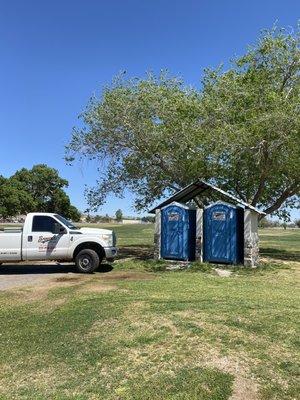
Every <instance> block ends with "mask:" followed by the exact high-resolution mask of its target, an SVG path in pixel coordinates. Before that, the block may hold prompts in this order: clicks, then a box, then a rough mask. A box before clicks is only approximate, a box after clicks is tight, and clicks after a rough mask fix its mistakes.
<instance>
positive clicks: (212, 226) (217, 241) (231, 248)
mask: <svg viewBox="0 0 300 400" xmlns="http://www.w3.org/2000/svg"><path fill="white" fill-rule="evenodd" d="M243 243H244V209H243V208H242V207H235V206H233V205H231V204H227V203H222V202H217V203H215V204H212V205H210V206H208V207H206V208H205V210H204V257H203V259H204V261H207V262H217V263H225V264H239V263H243V261H244V244H243Z"/></svg>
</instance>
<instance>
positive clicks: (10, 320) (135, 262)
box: [0, 225, 300, 400]
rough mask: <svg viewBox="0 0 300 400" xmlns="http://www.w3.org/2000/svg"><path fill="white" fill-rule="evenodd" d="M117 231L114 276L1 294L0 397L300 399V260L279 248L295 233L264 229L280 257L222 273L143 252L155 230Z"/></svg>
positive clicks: (293, 240) (266, 242)
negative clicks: (170, 265) (178, 267)
mask: <svg viewBox="0 0 300 400" xmlns="http://www.w3.org/2000/svg"><path fill="white" fill-rule="evenodd" d="M114 229H115V230H116V233H117V235H118V238H119V245H120V246H121V257H120V259H119V260H118V261H117V262H116V264H115V265H114V269H113V271H111V272H107V273H104V272H102V273H95V274H94V275H92V276H85V275H81V276H78V280H77V281H76V280H75V281H69V282H68V281H66V282H62V281H60V282H56V283H55V285H54V286H53V287H48V286H47V287H43V288H40V289H37V288H32V289H26V290H24V289H18V290H10V291H4V292H0V333H1V336H0V337H1V340H0V364H1V365H0V371H1V372H0V399H1V400H2V399H33V400H35V399H41V400H42V399H43V400H44V399H59V400H60V399H66V400H67V399H78V400H79V399H80V400H83V399H92V400H93V399H104V400H106V399H107V400H120V399H121V400H123V399H124V400H132V399H134V400H135V399H136V400H144V399H146V400H147V399H151V400H161V399H162V400H164V399H167V400H171V399H172V400H173V399H174V400H196V399H197V400H198V399H200V400H228V399H230V396H231V395H232V394H234V399H235V400H236V399H240V400H251V399H253V400H255V399H262V400H271V399H272V400H273V399H278V400H292V399H296V398H298V393H299V387H298V386H297V378H299V358H298V355H299V331H298V328H299V326H298V321H299V312H298V311H299V309H298V305H299V292H298V289H299V287H298V286H299V285H298V283H299V267H300V264H299V263H298V262H297V261H294V260H293V259H292V258H289V261H288V262H287V259H286V258H285V259H284V263H283V262H281V261H280V259H279V256H278V254H279V253H278V252H276V251H280V252H281V253H280V254H283V255H286V254H287V253H288V254H289V255H291V254H293V253H294V252H296V253H297V252H298V251H299V243H300V242H299V236H298V235H299V233H298V231H295V230H293V231H277V230H264V231H262V232H261V237H262V246H263V248H267V249H272V250H273V251H275V253H274V252H273V253H271V254H270V255H271V256H272V257H273V256H274V254H275V257H273V259H274V258H275V259H276V260H275V261H274V260H272V261H271V260H270V259H267V260H266V261H265V263H264V264H263V265H262V266H261V267H260V268H258V269H256V270H251V273H249V272H248V273H246V272H244V271H245V269H243V270H239V269H237V270H234V271H233V274H232V275H231V276H230V277H227V278H222V277H219V276H217V275H215V274H214V273H213V271H212V268H211V266H210V265H207V264H203V265H200V264H195V265H194V266H193V267H192V268H190V269H188V270H183V271H174V272H171V271H164V269H165V266H166V263H165V262H159V263H157V262H155V261H153V260H151V259H148V258H149V257H150V255H151V250H152V239H153V226H152V225H140V226H130V225H127V226H115V225H114ZM299 231H300V230H299ZM281 233H282V234H281ZM130 251H131V253H130ZM149 271H152V272H149ZM153 271H156V272H153ZM247 271H249V270H247Z"/></svg>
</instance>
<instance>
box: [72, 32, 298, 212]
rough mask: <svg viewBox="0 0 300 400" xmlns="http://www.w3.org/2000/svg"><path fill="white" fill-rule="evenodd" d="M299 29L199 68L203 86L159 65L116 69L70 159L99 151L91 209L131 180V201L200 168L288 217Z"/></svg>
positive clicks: (165, 189) (292, 201)
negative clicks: (139, 71) (140, 73)
mask: <svg viewBox="0 0 300 400" xmlns="http://www.w3.org/2000/svg"><path fill="white" fill-rule="evenodd" d="M299 43H300V30H299V29H298V30H297V31H296V32H295V33H288V32H286V31H285V30H283V29H278V28H276V27H275V28H274V29H272V30H270V31H265V32H263V34H262V35H261V37H260V38H259V40H258V41H257V43H256V44H255V45H254V46H253V47H250V48H249V49H248V51H247V52H246V54H245V55H244V56H242V57H239V58H237V59H235V60H233V61H232V64H231V68H229V69H227V70H226V71H225V72H224V71H223V70H222V68H218V69H217V70H206V71H205V73H204V78H203V81H202V88H201V90H196V89H193V88H190V87H185V86H184V85H183V83H182V81H180V80H179V79H176V78H170V77H168V75H167V74H165V73H162V74H161V75H160V76H159V77H155V76H153V75H148V76H147V78H145V79H129V80H126V79H125V78H124V77H118V78H117V79H116V80H115V81H114V82H113V83H112V85H111V86H108V87H106V88H105V89H104V90H103V95H102V98H101V99H100V100H97V99H96V98H92V99H91V101H90V103H89V104H88V106H87V109H86V110H85V111H84V112H83V114H82V115H81V118H82V120H83V123H84V128H83V129H75V130H74V132H73V135H72V139H71V142H70V144H69V146H68V147H67V160H68V161H70V162H72V161H74V160H75V159H76V158H78V157H79V158H82V157H83V158H85V157H90V158H98V159H99V160H101V162H102V163H103V165H105V166H106V168H104V169H102V171H103V172H102V174H101V175H100V177H99V180H98V185H97V187H95V188H91V189H90V190H88V192H87V198H88V201H89V204H90V205H91V207H92V208H93V209H97V208H98V207H99V206H100V205H101V204H103V202H104V201H105V199H106V196H107V195H108V194H109V193H110V192H113V193H114V194H116V195H118V196H122V194H123V191H124V190H125V189H126V188H129V189H130V190H131V191H133V192H134V193H135V195H136V202H135V205H136V207H137V209H146V208H149V206H150V205H151V204H153V203H154V202H155V201H157V200H158V199H160V198H161V197H162V196H164V195H168V194H170V193H173V192H174V191H176V190H178V189H181V188H182V187H184V186H185V185H187V184H189V183H190V182H191V181H193V180H195V179H197V178H198V177H200V178H202V179H205V180H208V181H210V182H212V183H214V184H216V185H219V186H220V187H222V188H223V189H225V190H227V191H229V192H230V193H232V194H234V195H236V196H237V197H239V198H241V199H242V200H244V201H246V202H248V203H250V204H252V205H254V206H257V207H260V208H261V209H262V210H263V211H265V212H266V213H267V214H271V213H277V215H278V216H280V217H283V218H286V217H287V216H288V209H289V208H293V207H296V206H297V205H298V204H299V193H300V174H299V170H300V114H299V95H300V51H299Z"/></svg>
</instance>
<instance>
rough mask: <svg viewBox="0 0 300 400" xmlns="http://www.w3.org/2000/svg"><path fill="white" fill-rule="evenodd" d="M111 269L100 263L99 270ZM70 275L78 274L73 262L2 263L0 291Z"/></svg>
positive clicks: (36, 284) (35, 284)
mask: <svg viewBox="0 0 300 400" xmlns="http://www.w3.org/2000/svg"><path fill="white" fill-rule="evenodd" d="M111 270H112V267H111V266H109V265H101V270H100V271H99V272H109V271H111ZM72 275H74V276H76V275H79V274H78V273H77V272H76V269H75V266H74V265H73V264H62V265H60V264H57V263H56V262H43V263H41V262H40V263H32V262H31V263H20V264H3V265H1V266H0V291H2V290H6V289H12V288H15V287H20V286H40V285H43V284H45V283H47V282H48V281H51V280H53V279H55V278H59V277H64V276H72ZM80 275H81V274H80Z"/></svg>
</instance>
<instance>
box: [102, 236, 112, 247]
mask: <svg viewBox="0 0 300 400" xmlns="http://www.w3.org/2000/svg"><path fill="white" fill-rule="evenodd" d="M102 239H103V240H105V242H107V244H108V246H112V245H113V235H102Z"/></svg>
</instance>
